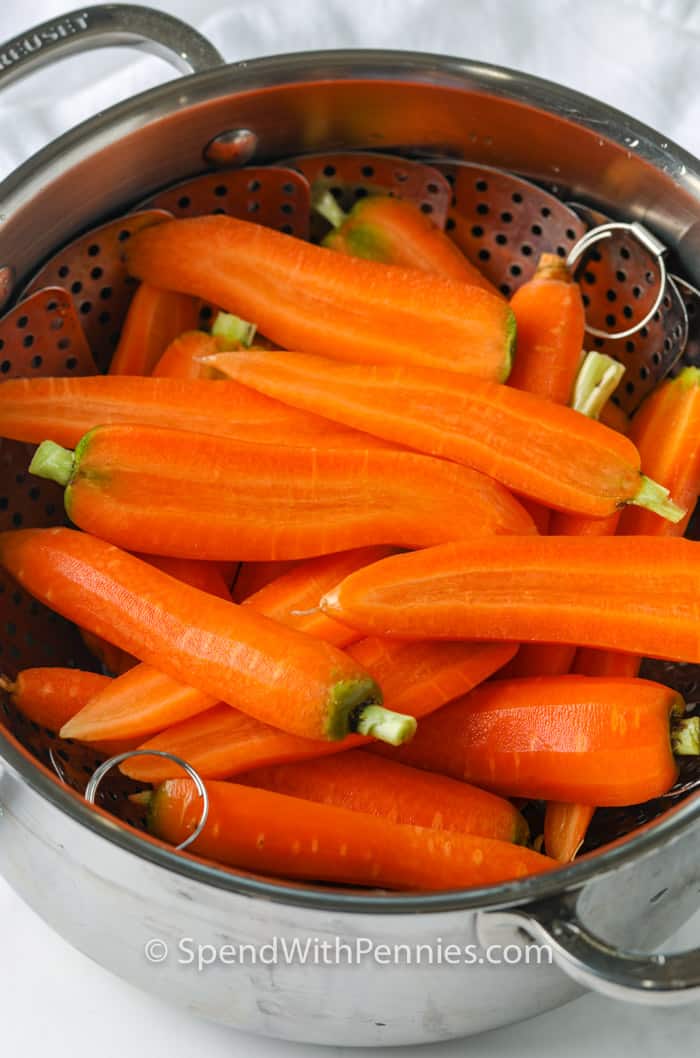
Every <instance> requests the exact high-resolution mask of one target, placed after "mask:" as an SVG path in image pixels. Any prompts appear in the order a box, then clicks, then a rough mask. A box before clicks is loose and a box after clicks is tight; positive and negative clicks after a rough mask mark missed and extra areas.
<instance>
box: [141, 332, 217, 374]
mask: <svg viewBox="0 0 700 1058" xmlns="http://www.w3.org/2000/svg"><path fill="white" fill-rule="evenodd" d="M218 352H219V345H218V343H217V341H216V339H215V338H212V337H211V335H210V334H205V333H204V331H186V332H185V333H184V334H180V335H178V336H177V338H175V339H174V341H172V342H171V343H170V345H169V346H168V347H167V349H166V350H165V352H164V353H163V355H162V356H161V357H160V359H159V360H158V361H157V362H156V363H155V364H154V366H153V370H152V371H151V377H152V378H203V377H205V376H206V372H207V369H206V367H205V365H204V364H200V363H199V361H198V359H197V358H198V357H202V356H213V355H214V354H215V353H218Z"/></svg>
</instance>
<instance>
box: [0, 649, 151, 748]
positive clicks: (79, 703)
mask: <svg viewBox="0 0 700 1058" xmlns="http://www.w3.org/2000/svg"><path fill="white" fill-rule="evenodd" d="M111 682H112V681H111V679H110V677H109V676H101V675H100V674H99V673H97V672H84V671H82V670H81V669H63V668H34V669H23V670H22V671H21V672H19V673H18V674H17V676H16V678H15V679H14V680H12V679H10V678H9V677H8V676H0V690H2V691H4V692H5V693H6V694H7V695H9V697H10V701H11V703H12V705H13V706H14V708H15V709H17V711H18V712H20V713H22V715H23V716H26V718H27V719H28V720H31V721H32V722H33V723H35V724H39V725H40V726H41V727H45V728H47V730H49V731H51V732H53V733H54V734H57V733H58V732H59V731H60V730H61V728H62V727H63V725H64V724H66V723H67V722H68V721H69V720H70V719H71V717H72V716H74V715H75V714H76V713H77V712H79V710H80V709H82V708H83V706H85V705H86V704H87V703H88V702H89V701H90V699H91V698H93V697H94V695H96V694H99V692H100V691H101V690H103V689H104V688H105V687H106V686H108V685H109V684H110V683H111ZM136 745H138V743H137V742H134V741H133V740H112V741H108V740H104V741H97V742H94V743H93V744H92V748H93V749H95V750H97V752H99V753H105V754H107V755H108V756H111V755H112V754H115V753H123V752H124V750H125V749H134V748H135V747H136Z"/></svg>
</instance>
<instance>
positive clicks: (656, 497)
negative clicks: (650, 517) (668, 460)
mask: <svg viewBox="0 0 700 1058" xmlns="http://www.w3.org/2000/svg"><path fill="white" fill-rule="evenodd" d="M641 478H642V483H641V485H640V486H639V489H638V491H637V493H636V495H635V496H633V497H632V499H631V500H630V501H629V502H630V503H633V504H635V506H637V507H646V508H647V510H649V511H653V512H654V514H658V515H659V517H660V518H665V519H666V521H668V522H671V523H672V524H673V525H675V524H676V523H677V522H680V521H681V520H682V519H683V518H685V515H686V512H685V511H684V510H683V508H682V507H679V506H678V504H677V503H674V502H673V500H672V499H670V495H671V494H670V492H669V491H668V489H665V488H664V487H663V485H659V484H658V482H656V481H652V480H651V478H648V477H647V476H646V474H642V475H641Z"/></svg>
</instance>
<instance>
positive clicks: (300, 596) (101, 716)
mask: <svg viewBox="0 0 700 1058" xmlns="http://www.w3.org/2000/svg"><path fill="white" fill-rule="evenodd" d="M387 553H388V551H387V549H386V548H364V549H359V550H357V551H350V552H341V553H340V554H339V555H330V556H328V557H324V558H323V559H321V560H318V559H311V560H309V561H308V562H303V563H299V566H298V569H299V573H298V575H297V576H295V577H294V578H293V579H292V580H291V581H290V580H289V575H285V576H283V577H281V578H280V580H279V581H276V582H275V583H274V584H272V585H270V586H269V588H268V589H264V590H263V591H261V592H258V593H257V595H255V596H253V597H252V598H250V599H248V600H247V601H246V605H247V606H250V607H251V608H252V609H253V610H255V611H257V612H258V613H260V614H264V615H265V616H266V617H271V618H272V619H273V620H276V621H280V622H281V623H282V624H285V625H288V626H289V627H290V628H296V629H297V630H298V631H300V632H305V633H308V634H313V635H314V636H316V638H319V639H325V640H326V642H329V643H334V644H335V645H336V646H341V645H343V643H346V642H347V643H349V642H352V640H353V639H356V638H357V633H356V632H354V631H353V630H352V629H347V628H343V626H342V625H340V624H338V622H337V621H333V620H331V619H330V618H327V617H325V615H324V614H322V613H321V612H320V610H319V609H318V604H319V601H320V599H321V596H322V595H323V594H324V592H325V591H326V590H327V589H328V588H329V587H332V586H333V585H334V584H337V583H338V580H339V579H341V578H342V577H343V576H345V575H346V574H347V573H350V572H351V571H352V570H355V569H359V568H360V567H361V566H362V565H364V564H366V563H367V562H371V561H375V560H376V559H378V558H381V557H383V556H384V555H386V554H387ZM158 564H159V565H160V568H162V569H163V570H164V571H165V572H166V573H172V574H173V575H176V573H175V570H177V569H178V566H180V567H181V568H180V570H179V572H180V573H183V572H184V573H185V574H189V575H190V576H189V579H188V577H187V576H182V577H181V578H180V579H183V580H185V582H186V583H190V584H193V586H194V587H201V588H203V590H205V591H206V590H209V589H208V587H207V586H206V585H205V584H203V583H202V582H201V575H200V574H199V567H210V566H211V565H212V564H211V563H207V562H199V563H197V562H184V563H183V562H180V560H178V559H167V560H165V559H159V560H158ZM169 564H170V566H169ZM197 579H199V583H198V582H197ZM219 579H220V578H219ZM209 587H210V588H213V589H216V588H217V583H216V577H214V581H213V583H212V584H210V585H209ZM224 592H225V587H224V591H222V592H217V591H216V590H213V591H212V592H211V594H219V595H220V597H221V598H230V595H229V594H228V592H226V593H225V594H224ZM300 610H301V611H303V612H301V613H299V612H297V611H300ZM455 693H457V694H458V693H460V691H459V690H458V691H457V692H455ZM215 704H216V699H215V698H212V696H211V695H209V694H206V693H204V692H203V691H200V690H197V689H196V688H194V687H186V686H185V685H184V684H182V683H178V681H177V680H174V679H172V678H171V677H170V676H166V675H164V674H163V673H162V672H158V670H157V669H154V668H152V667H151V666H150V665H143V664H142V665H139V666H138V669H136V670H134V671H133V672H132V673H130V674H129V678H128V679H123V680H113V681H112V682H111V683H110V684H109V686H108V687H106V688H105V689H104V691H103V693H102V694H98V695H96V696H95V697H94V698H93V699H92V701H91V702H90V703H89V704H88V705H87V706H86V707H85V708H84V709H83V710H82V711H81V712H80V713H79V714H78V715H77V716H75V717H73V719H72V720H71V723H70V725H68V726H67V727H66V729H65V731H64V732H63V734H64V735H66V736H69V737H70V736H71V735H73V736H75V735H79V736H80V738H82V739H83V740H84V741H92V740H93V739H97V738H124V737H128V738H134V737H140V738H141V739H144V738H148V737H149V736H151V735H153V734H155V733H156V732H157V731H163V730H164V729H165V728H170V727H172V726H173V725H175V724H178V723H180V721H183V720H186V719H188V718H189V717H194V716H197V715H198V714H200V713H203V712H204V711H205V710H207V709H211V707H212V706H214V705H215ZM277 734H279V732H277ZM290 737H292V738H293V736H290ZM297 741H298V740H297ZM314 744H315V743H314Z"/></svg>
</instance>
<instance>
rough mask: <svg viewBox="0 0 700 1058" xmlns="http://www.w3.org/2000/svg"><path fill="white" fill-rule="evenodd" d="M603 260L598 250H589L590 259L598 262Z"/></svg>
mask: <svg viewBox="0 0 700 1058" xmlns="http://www.w3.org/2000/svg"><path fill="white" fill-rule="evenodd" d="M602 260H603V257H602V254H601V252H600V250H591V261H597V262H598V263H600V262H601V261H602Z"/></svg>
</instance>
